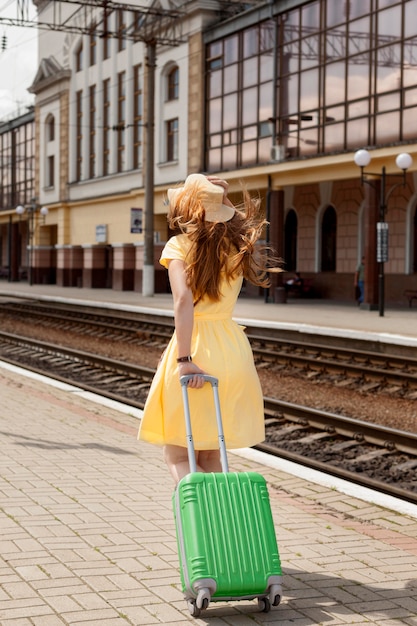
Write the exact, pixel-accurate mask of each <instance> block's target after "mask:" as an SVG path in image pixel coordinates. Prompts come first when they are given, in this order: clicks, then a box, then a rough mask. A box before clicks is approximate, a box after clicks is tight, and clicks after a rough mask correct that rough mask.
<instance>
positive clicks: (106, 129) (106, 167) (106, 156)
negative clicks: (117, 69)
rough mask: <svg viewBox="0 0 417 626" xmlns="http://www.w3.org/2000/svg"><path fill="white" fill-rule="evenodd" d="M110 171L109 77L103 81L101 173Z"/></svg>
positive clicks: (104, 173)
mask: <svg viewBox="0 0 417 626" xmlns="http://www.w3.org/2000/svg"><path fill="white" fill-rule="evenodd" d="M109 172H110V79H109V78H107V79H106V80H104V81H103V175H104V176H107V174H108V173H109Z"/></svg>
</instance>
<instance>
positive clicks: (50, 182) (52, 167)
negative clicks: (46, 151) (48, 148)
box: [46, 155, 55, 187]
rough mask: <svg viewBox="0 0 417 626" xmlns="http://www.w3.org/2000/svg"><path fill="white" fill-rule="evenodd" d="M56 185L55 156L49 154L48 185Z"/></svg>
mask: <svg viewBox="0 0 417 626" xmlns="http://www.w3.org/2000/svg"><path fill="white" fill-rule="evenodd" d="M54 185H55V157H54V155H50V156H48V159H47V172H46V186H47V187H54Z"/></svg>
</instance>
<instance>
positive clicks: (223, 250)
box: [168, 190, 278, 302]
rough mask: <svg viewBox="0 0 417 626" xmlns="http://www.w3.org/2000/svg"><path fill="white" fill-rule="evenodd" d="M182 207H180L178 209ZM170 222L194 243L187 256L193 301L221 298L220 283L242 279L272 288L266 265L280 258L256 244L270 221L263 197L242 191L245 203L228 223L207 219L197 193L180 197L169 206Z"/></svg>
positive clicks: (171, 225)
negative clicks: (259, 197) (256, 196)
mask: <svg viewBox="0 0 417 626" xmlns="http://www.w3.org/2000/svg"><path fill="white" fill-rule="evenodd" d="M179 207H180V208H179ZM168 224H169V226H170V228H171V229H172V230H173V231H174V232H181V233H184V234H185V235H186V236H187V237H188V239H189V241H190V243H191V245H190V249H189V252H188V254H187V257H186V260H185V262H186V275H187V284H188V285H189V287H190V288H191V290H192V292H193V297H194V302H198V301H199V300H201V299H202V298H203V297H204V296H207V297H208V298H210V299H211V300H213V301H218V300H220V297H221V292H220V283H221V280H222V279H223V278H225V279H226V280H227V281H229V282H230V281H231V280H232V279H233V278H235V277H237V276H239V275H242V276H243V278H245V279H246V280H248V281H249V282H251V283H253V284H254V285H258V286H260V287H269V286H270V280H269V276H268V274H267V268H268V267H270V266H272V265H276V264H277V262H278V260H277V259H276V257H274V256H273V254H272V250H271V249H270V248H269V247H267V246H265V245H262V246H261V245H259V244H258V245H256V244H257V242H258V241H259V239H260V238H261V237H262V235H263V234H264V230H265V228H266V226H267V225H268V222H267V221H266V220H265V218H264V217H263V214H262V213H261V210H260V200H259V199H253V198H251V196H250V195H249V193H248V192H247V191H246V190H243V203H242V204H241V205H240V206H238V207H236V211H235V215H234V216H233V217H232V219H231V220H229V221H228V222H207V221H205V220H204V207H203V206H202V203H201V199H199V197H198V194H195V195H194V194H192V195H187V198H186V201H184V199H183V198H181V196H179V197H178V198H177V199H176V204H175V206H173V207H170V211H169V213H168Z"/></svg>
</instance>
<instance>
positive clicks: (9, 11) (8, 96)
mask: <svg viewBox="0 0 417 626" xmlns="http://www.w3.org/2000/svg"><path fill="white" fill-rule="evenodd" d="M29 5H30V7H29V17H30V19H33V18H35V17H36V8H35V7H34V5H33V4H32V2H30V1H29ZM17 16H18V14H17V0H0V18H5V17H9V18H13V19H16V18H17ZM3 35H5V36H6V37H7V44H6V49H5V50H2V48H1V43H2V39H3ZM37 37H38V31H37V29H36V28H24V27H20V26H8V25H5V24H4V22H2V21H0V122H1V121H5V120H8V119H12V118H14V117H17V116H18V115H19V114H23V113H25V112H26V110H27V106H30V105H31V104H33V102H34V96H33V94H30V93H29V92H28V91H27V88H28V87H29V86H30V85H31V84H32V82H33V79H34V77H35V74H36V72H37V69H38V45H37Z"/></svg>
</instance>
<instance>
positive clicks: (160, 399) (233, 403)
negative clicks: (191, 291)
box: [138, 235, 265, 450]
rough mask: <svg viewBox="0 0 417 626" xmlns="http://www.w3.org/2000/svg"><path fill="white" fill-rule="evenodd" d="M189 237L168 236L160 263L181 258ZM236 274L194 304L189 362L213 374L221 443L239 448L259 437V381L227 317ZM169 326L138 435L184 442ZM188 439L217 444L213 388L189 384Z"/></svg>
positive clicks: (199, 446) (243, 340)
mask: <svg viewBox="0 0 417 626" xmlns="http://www.w3.org/2000/svg"><path fill="white" fill-rule="evenodd" d="M188 246H189V242H188V239H187V237H186V236H185V235H177V236H175V237H172V238H171V239H170V240H169V241H168V243H167V244H166V246H165V247H164V249H163V251H162V255H161V259H160V263H161V265H163V266H164V267H168V264H169V261H170V260H172V259H180V260H185V258H186V254H187V250H188ZM241 286H242V278H241V277H239V278H237V279H235V280H233V281H232V282H231V283H230V284H229V283H227V281H224V282H223V283H222V285H221V293H222V297H221V299H220V301H219V302H213V301H210V300H209V299H208V298H203V299H202V300H201V301H200V302H198V303H197V304H196V305H195V308H194V325H193V333H192V342H191V354H192V357H193V362H194V363H195V364H196V365H198V367H200V368H201V369H202V370H203V371H204V372H206V373H207V374H210V375H212V376H215V377H216V378H218V379H219V397H220V406H221V411H222V418H223V429H224V435H225V442H226V447H227V448H229V449H232V448H244V447H247V446H253V445H255V444H257V443H260V442H261V441H263V440H264V438H265V427H264V407H263V396H262V390H261V385H260V382H259V378H258V374H257V372H256V369H255V364H254V361H253V355H252V349H251V347H250V344H249V341H248V339H247V337H246V335H245V333H244V329H243V327H242V326H239V325H238V324H237V323H236V322H235V321H233V319H232V314H233V308H234V305H235V303H236V300H237V297H238V295H239V292H240V289H241ZM177 356H178V354H177V340H176V335H175V332H174V334H173V336H172V338H171V340H170V342H169V344H168V346H167V349H166V350H165V353H164V355H163V357H162V360H161V362H160V364H159V367H158V369H157V372H156V374H155V377H154V379H153V381H152V385H151V388H150V391H149V395H148V398H147V400H146V403H145V408H144V413H143V418H142V421H141V425H140V428H139V434H138V439H141V440H143V441H148V442H149V443H153V444H156V445H165V444H172V445H177V446H184V447H185V446H186V433H185V421H184V408H183V401H182V394H181V385H180V382H179V375H178V365H177V362H176V359H177ZM189 401H190V412H191V420H192V427H193V440H194V447H195V449H196V450H214V449H217V448H218V434H217V427H216V419H215V414H214V405H213V393H212V390H211V386H210V385H208V384H206V385H204V387H203V388H202V389H189Z"/></svg>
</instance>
